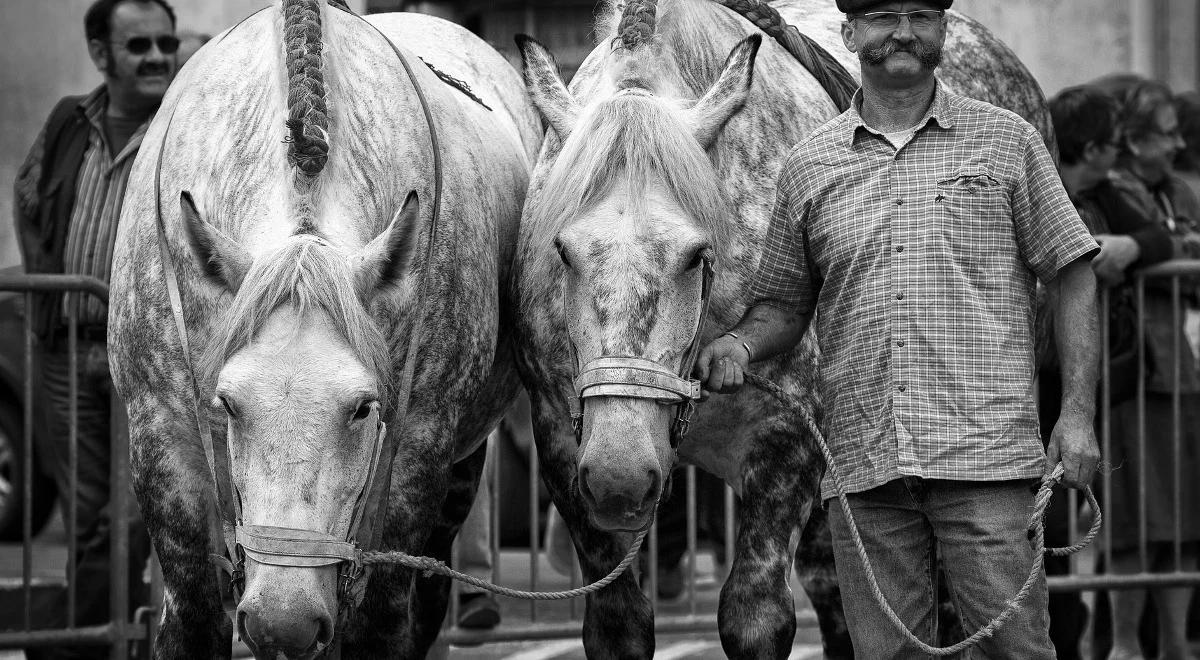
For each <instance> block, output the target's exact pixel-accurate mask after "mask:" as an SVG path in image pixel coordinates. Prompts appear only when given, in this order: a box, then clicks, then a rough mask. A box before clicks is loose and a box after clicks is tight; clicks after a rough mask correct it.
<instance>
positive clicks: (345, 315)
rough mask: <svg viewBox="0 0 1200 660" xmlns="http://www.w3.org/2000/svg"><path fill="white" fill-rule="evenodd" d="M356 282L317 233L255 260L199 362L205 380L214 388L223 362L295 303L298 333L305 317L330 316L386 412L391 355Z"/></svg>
mask: <svg viewBox="0 0 1200 660" xmlns="http://www.w3.org/2000/svg"><path fill="white" fill-rule="evenodd" d="M354 282H355V278H354V273H353V270H352V267H351V264H350V261H349V260H348V259H347V257H346V255H345V253H344V252H342V251H341V250H339V249H337V248H335V247H333V246H331V245H330V244H329V243H327V242H325V241H324V240H323V239H321V238H319V237H316V236H314V235H309V234H302V235H297V236H293V237H291V238H289V239H288V240H287V242H286V243H285V244H284V246H283V247H282V248H280V249H278V250H276V251H274V252H271V253H268V254H264V255H261V256H259V257H257V258H256V259H255V260H254V265H253V266H252V267H251V269H250V271H249V272H248V273H247V275H246V278H245V280H244V281H243V282H242V286H241V288H239V289H238V292H237V295H235V296H234V299H233V302H232V303H231V305H230V306H229V309H228V310H227V311H226V312H225V313H224V314H223V315H222V317H221V318H220V319H219V320H218V321H217V323H216V324H215V332H214V334H213V339H212V341H210V342H209V343H208V345H207V346H206V347H205V352H204V356H203V359H202V362H201V373H202V374H203V376H204V380H203V381H202V382H204V383H207V384H209V386H212V385H214V384H215V383H216V381H217V377H218V376H219V375H220V372H221V369H222V368H223V367H224V365H225V363H226V362H228V361H229V359H230V358H231V357H232V356H233V355H234V354H235V353H237V352H238V351H240V350H242V349H243V348H246V347H247V346H250V345H251V344H252V343H253V341H254V337H255V335H256V334H257V333H258V331H259V330H260V329H261V328H262V327H263V325H264V324H265V323H266V322H267V320H268V318H270V316H271V314H272V313H273V312H275V311H276V310H277V309H279V308H280V307H281V306H283V305H292V306H293V307H294V309H295V310H296V318H297V325H296V333H297V334H298V333H299V332H300V330H301V329H302V328H301V326H300V324H301V323H303V318H304V317H305V315H306V314H308V313H310V312H314V311H320V312H324V313H325V314H326V315H327V316H328V317H329V320H330V322H331V323H332V324H333V326H334V328H335V329H336V330H337V331H338V332H339V333H340V334H341V336H342V337H343V338H344V339H345V340H346V343H347V344H348V345H349V346H350V350H351V351H352V352H353V353H354V354H355V355H356V356H357V357H358V359H359V360H360V361H361V362H362V363H363V365H365V366H366V367H367V369H368V370H370V371H371V372H372V374H373V375H374V376H375V377H376V380H377V382H378V383H379V389H380V394H381V400H382V401H383V402H384V406H385V408H386V406H387V405H388V404H389V403H390V402H391V401H393V400H394V398H395V397H394V395H395V391H394V388H395V378H394V374H393V371H392V360H391V354H390V352H389V350H388V345H387V339H386V337H385V336H384V334H383V333H382V331H381V330H380V328H379V326H378V325H377V324H376V323H375V321H374V320H373V319H372V318H371V315H370V314H369V313H368V311H367V309H366V307H364V305H363V304H362V302H360V297H359V295H358V292H357V291H356V290H355V288H354Z"/></svg>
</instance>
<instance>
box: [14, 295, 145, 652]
mask: <svg viewBox="0 0 1200 660" xmlns="http://www.w3.org/2000/svg"><path fill="white" fill-rule="evenodd" d="M0 291H4V292H20V293H22V294H23V296H24V300H23V303H24V307H23V309H24V310H25V311H26V313H24V314H22V317H23V319H24V321H23V331H22V335H23V336H22V338H21V340H22V342H23V359H24V366H23V369H22V392H21V398H22V401H23V420H24V422H23V426H22V429H23V432H22V437H21V439H20V442H21V443H22V444H21V447H22V451H21V457H22V460H21V465H20V466H19V469H20V471H21V476H22V478H21V480H20V481H21V484H22V488H21V493H20V497H21V499H22V535H21V539H22V551H21V589H20V591H21V600H22V603H23V605H24V617H23V620H22V621H5V622H0V649H18V648H34V647H46V646H60V645H94V646H109V647H110V655H109V657H110V658H113V659H121V658H127V657H129V642H132V641H137V640H144V639H147V637H148V633H147V628H146V626H145V625H143V624H139V623H136V622H135V621H130V620H129V619H128V617H127V613H128V612H129V606H130V604H129V598H130V596H129V591H128V585H129V553H130V547H129V527H130V520H129V518H128V517H127V516H126V515H125V512H126V511H128V510H129V509H130V504H131V502H130V496H131V493H130V491H129V482H130V479H129V434H128V430H127V424H126V423H125V407H124V405H123V404H122V403H121V402H120V401H119V400H117V399H116V398H115V395H113V396H114V399H113V401H112V419H111V421H110V429H111V449H110V465H109V471H110V473H109V484H110V490H109V507H110V509H111V510H112V512H113V514H112V515H111V537H110V538H111V541H110V542H111V546H110V559H111V561H110V566H109V577H110V585H109V592H108V593H109V613H110V620H109V621H108V622H107V623H105V624H100V625H87V626H76V625H75V622H76V620H77V613H78V612H77V609H78V607H77V605H78V603H77V593H78V588H79V585H78V582H77V580H76V568H77V565H76V560H77V557H78V551H79V548H78V534H77V532H78V524H77V516H76V509H77V504H78V503H77V497H76V496H77V493H78V487H79V483H78V475H79V442H78V439H79V436H78V433H79V418H78V408H77V402H78V400H79V378H78V371H79V369H78V367H79V359H80V356H79V336H78V333H77V324H76V323H75V310H76V308H77V307H78V304H77V302H78V301H79V300H80V299H81V298H83V297H84V296H92V297H95V298H97V299H99V300H100V301H102V302H105V303H107V302H108V286H107V285H105V284H104V283H103V282H102V281H100V280H98V279H96V278H93V277H84V276H76V275H46V274H39V275H0ZM44 292H57V293H62V294H64V295H65V296H66V297H67V298H68V301H69V302H70V304H68V305H67V306H66V309H67V314H66V320H67V332H68V335H67V353H68V360H69V365H70V366H69V392H70V401H71V404H70V409H69V410H68V411H65V414H66V415H67V416H68V420H69V429H70V430H69V434H70V437H69V439H68V459H67V460H68V462H69V474H70V483H69V485H68V488H67V490H68V492H66V493H61V492H60V493H58V497H59V502H60V506H61V507H62V515H63V522H64V526H65V532H66V541H67V565H66V580H65V584H64V586H65V591H66V598H65V603H64V605H63V606H64V607H65V610H66V611H65V617H64V620H65V622H66V625H65V627H61V628H46V627H45V626H44V625H43V624H44V623H45V622H43V621H35V620H34V619H33V617H34V612H35V610H34V607H33V592H34V588H35V580H34V576H33V555H34V552H35V546H34V539H33V507H34V497H35V495H34V491H33V483H34V469H35V467H34V465H35V462H34V453H35V451H38V450H39V448H38V447H35V443H34V433H35V429H36V428H38V426H39V425H38V424H37V423H36V420H35V416H34V415H35V409H34V402H35V401H36V400H38V398H39V397H38V396H37V393H36V392H35V391H34V369H35V367H34V365H35V362H34V330H33V319H32V318H31V315H30V314H29V313H27V312H28V310H30V309H32V308H33V298H34V296H35V294H37V293H44ZM39 412H40V411H39ZM43 450H44V449H43ZM148 613H149V612H148V611H143V612H139V613H138V614H139V616H142V615H145V614H148ZM136 618H137V617H135V619H136ZM147 618H153V617H147Z"/></svg>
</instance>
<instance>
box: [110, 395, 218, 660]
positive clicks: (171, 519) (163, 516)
mask: <svg viewBox="0 0 1200 660" xmlns="http://www.w3.org/2000/svg"><path fill="white" fill-rule="evenodd" d="M162 410H163V407H162V406H159V405H158V404H157V402H154V404H153V405H140V404H138V403H136V402H131V403H130V404H129V411H130V425H129V428H130V447H131V450H132V451H131V468H132V474H133V489H134V493H135V495H136V496H137V500H138V504H139V505H140V506H141V510H142V518H143V520H144V521H145V524H146V528H147V530H148V531H149V532H150V537H151V538H152V539H153V541H154V548H155V550H156V551H157V552H158V559H159V562H160V563H161V565H162V573H163V583H164V586H165V590H166V593H165V597H164V599H163V613H162V620H161V624H160V627H159V630H158V638H157V639H156V640H155V642H154V656H155V657H156V658H228V657H230V656H231V655H232V653H233V648H232V640H233V626H232V624H231V623H230V622H229V619H228V618H227V617H226V616H225V613H224V611H223V610H222V607H221V599H220V595H219V587H218V585H217V576H216V572H215V569H214V568H213V565H212V564H211V563H210V562H209V560H208V552H209V548H210V541H209V523H208V511H207V509H206V506H207V503H208V502H210V501H211V499H212V495H211V492H210V491H211V486H210V482H211V478H210V477H209V476H208V473H207V468H206V467H205V464H204V460H205V459H204V457H203V455H202V454H200V453H199V449H198V448H197V449H196V451H195V452H190V453H184V452H182V451H181V450H180V449H179V447H180V445H181V444H184V443H182V442H180V437H181V435H182V437H187V436H186V434H177V433H175V432H173V431H171V430H161V429H158V430H156V429H154V428H153V424H154V423H156V422H157V423H161V420H162V418H163V414H162ZM179 417H180V418H183V419H191V418H192V416H191V415H190V414H183V415H180V416H179Z"/></svg>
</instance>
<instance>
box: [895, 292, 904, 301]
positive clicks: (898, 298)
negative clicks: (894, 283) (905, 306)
mask: <svg viewBox="0 0 1200 660" xmlns="http://www.w3.org/2000/svg"><path fill="white" fill-rule="evenodd" d="M896 300H904V294H903V293H897V294H896Z"/></svg>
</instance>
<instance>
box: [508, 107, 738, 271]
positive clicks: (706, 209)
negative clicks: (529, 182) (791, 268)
mask: <svg viewBox="0 0 1200 660" xmlns="http://www.w3.org/2000/svg"><path fill="white" fill-rule="evenodd" d="M656 179H657V180H661V181H662V182H663V184H664V185H665V186H666V188H667V190H669V191H671V193H672V194H673V195H674V196H675V200H676V202H678V203H679V205H680V206H681V207H682V208H683V209H684V211H686V212H687V213H688V214H689V215H691V216H692V217H693V218H695V219H696V221H697V222H698V223H699V224H700V226H701V227H703V228H704V229H705V230H706V231H708V232H709V234H710V236H711V237H712V242H713V248H714V250H717V251H718V252H719V251H720V248H721V246H723V245H725V244H726V241H725V240H724V237H725V236H726V234H727V233H728V231H729V229H728V228H727V214H728V212H729V210H728V209H729V203H728V201H727V200H726V199H725V197H724V196H723V195H722V191H721V186H720V185H718V182H719V180H718V177H717V172H716V170H715V169H714V168H713V165H712V162H711V161H710V160H709V158H708V155H707V154H706V153H705V152H704V150H703V149H702V148H701V147H700V143H698V142H697V141H696V138H695V137H694V136H693V135H692V132H691V129H690V128H689V127H688V126H687V125H686V124H684V122H683V119H682V118H681V117H680V113H679V111H678V109H676V108H675V107H673V106H672V105H671V104H670V103H669V102H668V101H664V100H663V99H660V98H658V97H656V96H654V95H653V94H650V93H648V92H646V91H644V90H641V89H637V88H629V89H626V90H622V91H621V92H618V93H617V94H615V95H613V96H612V97H610V98H607V99H604V100H603V101H601V102H600V103H599V104H597V105H596V106H595V107H593V108H591V109H590V110H588V111H586V112H585V114H584V116H582V117H581V121H580V123H579V125H578V126H576V128H575V129H574V130H573V131H572V132H571V134H570V136H568V138H567V140H566V141H565V142H564V143H563V146H562V151H561V153H559V155H558V158H557V159H556V160H555V162H554V165H553V166H552V167H551V168H550V171H549V172H548V173H547V175H546V180H545V182H544V184H543V185H542V193H541V195H540V196H538V198H536V199H535V200H534V201H533V206H532V207H531V218H532V219H533V221H534V222H535V223H538V226H539V227H540V228H541V229H540V230H539V231H538V232H536V233H535V234H534V235H535V236H538V237H539V240H540V241H542V242H543V244H542V245H538V246H534V252H533V254H536V255H547V254H549V255H553V254H555V251H554V250H552V249H549V248H550V247H551V243H552V242H553V240H554V237H555V236H556V235H557V234H558V232H559V230H561V229H562V227H563V225H564V224H566V223H567V222H568V221H569V220H570V219H571V218H574V217H576V216H578V215H579V214H580V213H585V212H587V211H588V210H589V209H590V208H591V207H592V206H593V205H594V204H595V203H597V202H598V201H600V200H601V199H602V198H603V197H604V196H605V195H606V194H607V193H608V192H609V191H611V190H612V189H613V188H614V187H616V186H617V185H618V184H624V185H626V186H627V187H628V188H627V189H628V191H629V193H628V199H629V201H630V203H631V204H633V205H634V206H633V208H632V209H631V210H632V211H634V217H645V216H644V213H642V212H643V211H644V210H645V209H644V208H641V207H640V205H641V204H642V203H644V201H645V198H646V191H647V187H648V186H649V185H650V184H651V183H652V182H653V181H655V180H656Z"/></svg>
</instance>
